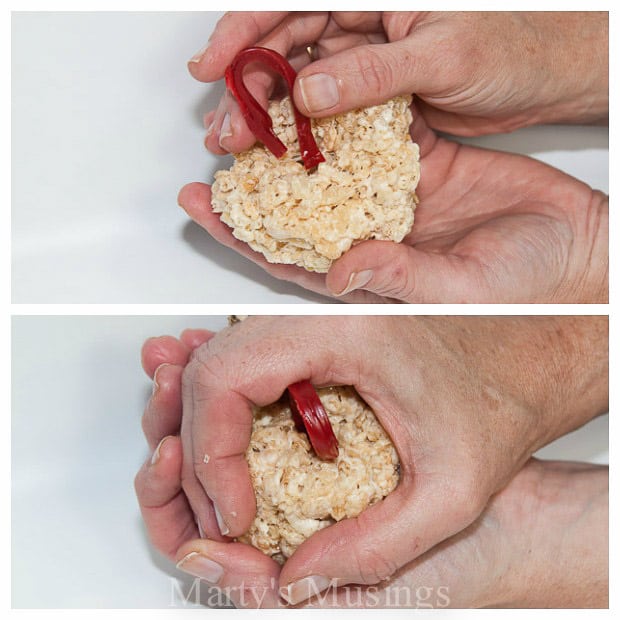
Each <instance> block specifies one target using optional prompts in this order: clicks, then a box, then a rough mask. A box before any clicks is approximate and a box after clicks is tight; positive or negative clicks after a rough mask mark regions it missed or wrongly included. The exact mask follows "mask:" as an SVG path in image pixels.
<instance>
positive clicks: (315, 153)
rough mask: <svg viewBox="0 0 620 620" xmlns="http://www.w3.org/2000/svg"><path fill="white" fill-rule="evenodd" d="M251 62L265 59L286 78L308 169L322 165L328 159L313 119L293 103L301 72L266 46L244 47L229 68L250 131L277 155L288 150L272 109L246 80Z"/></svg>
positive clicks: (229, 81) (231, 86)
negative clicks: (314, 131)
mask: <svg viewBox="0 0 620 620" xmlns="http://www.w3.org/2000/svg"><path fill="white" fill-rule="evenodd" d="M251 62H261V63H263V64H265V65H267V66H268V67H269V68H270V69H273V70H274V71H276V72H277V73H278V74H279V75H281V76H282V77H283V78H284V80H285V81H286V84H287V86H288V90H289V93H290V95H291V103H292V104H293V111H294V113H295V125H296V127H297V138H298V140H299V150H300V152H301V159H302V160H303V162H304V166H305V167H306V169H307V170H310V169H311V168H314V167H315V166H318V165H319V164H320V163H321V162H322V161H325V157H323V154H322V153H321V151H320V150H319V147H318V146H317V144H316V141H315V139H314V136H313V135H312V124H311V122H310V119H309V118H308V117H307V116H304V115H303V114H302V113H301V112H300V111H299V110H298V109H297V107H296V106H295V104H294V103H293V86H294V84H295V78H296V77H297V73H296V72H295V69H293V67H291V65H290V63H289V62H288V61H287V60H286V58H284V57H283V56H281V55H280V54H278V53H277V52H274V51H273V50H270V49H267V48H265V47H249V48H247V49H244V50H242V51H241V52H239V53H238V54H237V56H235V58H234V60H233V61H232V62H231V63H230V65H229V66H228V67H227V68H226V73H225V78H226V86H227V87H228V89H229V90H230V92H231V93H232V94H233V95H234V97H235V99H236V100H237V102H238V104H239V108H240V109H241V113H242V114H243V117H244V118H245V121H246V123H247V124H248V127H249V128H250V131H251V132H252V133H253V134H254V135H255V136H256V138H257V139H258V140H260V141H261V142H262V143H263V144H264V145H265V146H266V147H267V148H268V149H269V150H270V151H271V152H272V153H273V154H274V155H275V156H276V157H278V158H280V157H282V156H283V155H284V153H286V146H285V145H284V143H283V142H282V141H281V140H280V139H279V138H278V136H276V134H275V133H274V131H273V122H272V120H271V117H270V116H269V114H268V112H267V111H266V110H263V108H262V107H261V106H260V105H259V103H258V101H256V99H255V98H254V97H253V95H252V94H251V93H250V91H249V90H248V89H247V87H246V85H245V84H244V82H243V69H244V68H245V67H246V65H248V64H249V63H251Z"/></svg>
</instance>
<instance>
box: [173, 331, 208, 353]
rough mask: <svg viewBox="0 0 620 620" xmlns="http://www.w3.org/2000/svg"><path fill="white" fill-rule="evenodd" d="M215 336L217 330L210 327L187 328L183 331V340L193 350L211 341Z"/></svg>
mask: <svg viewBox="0 0 620 620" xmlns="http://www.w3.org/2000/svg"><path fill="white" fill-rule="evenodd" d="M213 336H215V332H212V331H210V330H208V329H186V330H184V331H183V332H182V333H181V342H182V343H183V344H185V346H187V347H189V348H190V349H191V350H192V351H193V350H194V349H197V348H198V347H199V346H201V345H203V344H205V343H206V342H209V340H211V338H213Z"/></svg>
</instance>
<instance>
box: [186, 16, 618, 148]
mask: <svg viewBox="0 0 620 620" xmlns="http://www.w3.org/2000/svg"><path fill="white" fill-rule="evenodd" d="M608 28H609V26H608V15H607V13H605V12H601V13H594V12H589V11H588V12H566V11H564V12H551V13H545V12H487V11H484V12H378V11H377V12H354V11H349V12H342V13H341V12H323V13H321V12H312V13H303V12H295V13H286V12H259V13H252V12H231V13H227V14H226V15H225V16H224V17H223V18H222V19H221V20H220V21H219V23H218V24H217V26H216V28H215V30H214V32H213V34H212V35H211V38H210V40H209V45H208V47H207V48H206V49H203V50H201V52H200V53H198V54H197V55H196V56H194V57H193V58H192V59H191V61H190V62H189V63H188V66H189V70H190V72H191V74H192V75H193V76H194V77H195V78H196V79H198V80H201V81H203V82H213V81H216V80H219V79H221V78H222V77H223V76H224V70H225V69H226V66H227V65H228V64H229V63H230V62H231V61H232V59H233V58H234V56H235V55H236V54H237V53H238V52H239V51H240V50H242V49H244V48H245V47H249V46H252V45H260V46H264V47H269V48H271V49H274V50H276V51H278V52H279V53H280V54H282V55H284V56H287V57H289V59H290V61H291V62H292V64H293V65H294V66H295V68H296V69H297V70H298V71H299V76H298V79H297V82H296V85H295V90H294V93H293V94H294V98H295V103H296V104H297V106H298V107H299V109H300V110H301V111H302V112H304V113H305V114H307V115H309V116H330V115H332V114H336V113H339V112H343V111H347V110H352V109H354V108H357V107H363V106H368V105H374V104H377V103H382V102H383V101H386V100H387V99H389V98H391V97H393V96H395V95H400V94H412V93H415V94H416V96H417V97H418V98H419V100H420V108H419V109H420V111H421V113H422V114H423V115H424V117H425V118H426V120H427V122H428V123H429V125H430V126H431V127H433V128H435V129H440V130H442V131H447V132H450V133H454V134H457V135H465V136H471V135H480V134H484V133H497V132H506V131H512V130H514V129H517V128H518V127H523V126H526V125H532V124H538V123H559V122H579V123H590V122H601V121H604V120H606V119H607V115H608V107H609V96H608V64H609V60H608V38H609V33H608ZM309 45H311V46H313V49H314V56H315V57H318V58H319V60H317V61H316V62H312V63H311V62H310V57H309V55H308V54H307V53H306V47H307V46H309ZM247 84H248V87H249V89H250V90H251V91H252V92H253V93H254V95H255V97H256V98H257V99H258V100H259V101H260V102H261V103H262V104H263V105H265V104H266V101H267V99H268V97H269V96H270V94H271V91H272V90H273V86H274V82H273V79H272V77H271V76H270V75H269V74H268V73H267V72H265V71H264V70H261V69H255V70H254V71H251V72H249V73H248V75H247ZM227 114H228V117H227V116H226V115H227ZM205 124H206V126H209V128H210V131H209V132H208V134H209V135H208V136H207V140H206V143H207V146H208V147H209V149H210V150H212V151H213V152H214V153H223V152H227V151H231V152H238V151H242V150H245V149H247V148H248V147H249V146H251V145H252V144H253V142H254V137H253V136H252V134H251V133H250V132H249V130H248V128H247V126H246V125H245V122H244V121H243V118H242V117H241V115H240V112H239V108H238V107H237V106H236V104H235V102H234V101H233V99H232V98H231V97H229V96H227V97H224V98H223V99H222V101H221V102H220V105H219V106H218V108H217V110H215V111H212V112H210V113H209V114H208V115H207V117H206V119H205ZM223 126H224V127H223Z"/></svg>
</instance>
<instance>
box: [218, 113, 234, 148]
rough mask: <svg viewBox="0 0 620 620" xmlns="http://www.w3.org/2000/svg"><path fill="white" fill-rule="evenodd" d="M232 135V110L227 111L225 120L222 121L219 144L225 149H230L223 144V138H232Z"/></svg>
mask: <svg viewBox="0 0 620 620" xmlns="http://www.w3.org/2000/svg"><path fill="white" fill-rule="evenodd" d="M232 135H233V134H232V127H231V124H230V112H226V114H224V120H223V121H222V127H221V128H220V140H219V144H220V146H221V147H222V148H223V149H225V150H228V149H227V148H226V146H225V145H224V144H222V140H224V139H225V138H230V137H232Z"/></svg>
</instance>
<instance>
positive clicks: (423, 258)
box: [325, 241, 480, 303]
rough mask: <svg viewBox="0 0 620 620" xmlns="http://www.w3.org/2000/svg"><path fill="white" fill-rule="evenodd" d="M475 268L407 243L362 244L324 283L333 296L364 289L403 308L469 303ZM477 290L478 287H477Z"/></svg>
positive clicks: (331, 271)
mask: <svg viewBox="0 0 620 620" xmlns="http://www.w3.org/2000/svg"><path fill="white" fill-rule="evenodd" d="M472 270H473V266H472V265H471V263H468V262H466V261H465V260H464V259H462V258H460V257H458V256H456V255H453V256H452V255H444V254H435V253H431V252H424V251H422V250H418V249H416V248H415V247H412V246H410V245H407V244H406V243H394V242H392V241H365V242H364V243H360V244H359V245H356V246H354V247H353V248H351V249H350V250H349V251H348V252H346V253H345V254H344V255H343V256H341V257H340V258H339V259H338V260H337V261H335V262H334V263H333V264H332V266H331V268H330V270H329V272H328V274H327V278H326V281H325V283H326V285H327V288H328V289H329V290H330V291H331V293H332V294H333V295H335V296H337V297H341V296H343V295H346V294H347V293H350V292H351V291H354V290H358V289H363V290H365V291H370V292H372V293H375V294H377V295H380V296H381V297H386V298H391V299H396V300H398V301H404V302H407V303H450V302H452V303H460V302H462V301H463V299H465V298H467V297H469V298H471V291H472V290H477V289H476V288H472V286H473V284H472V280H473V278H474V275H473V273H472ZM478 287H480V284H478Z"/></svg>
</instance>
